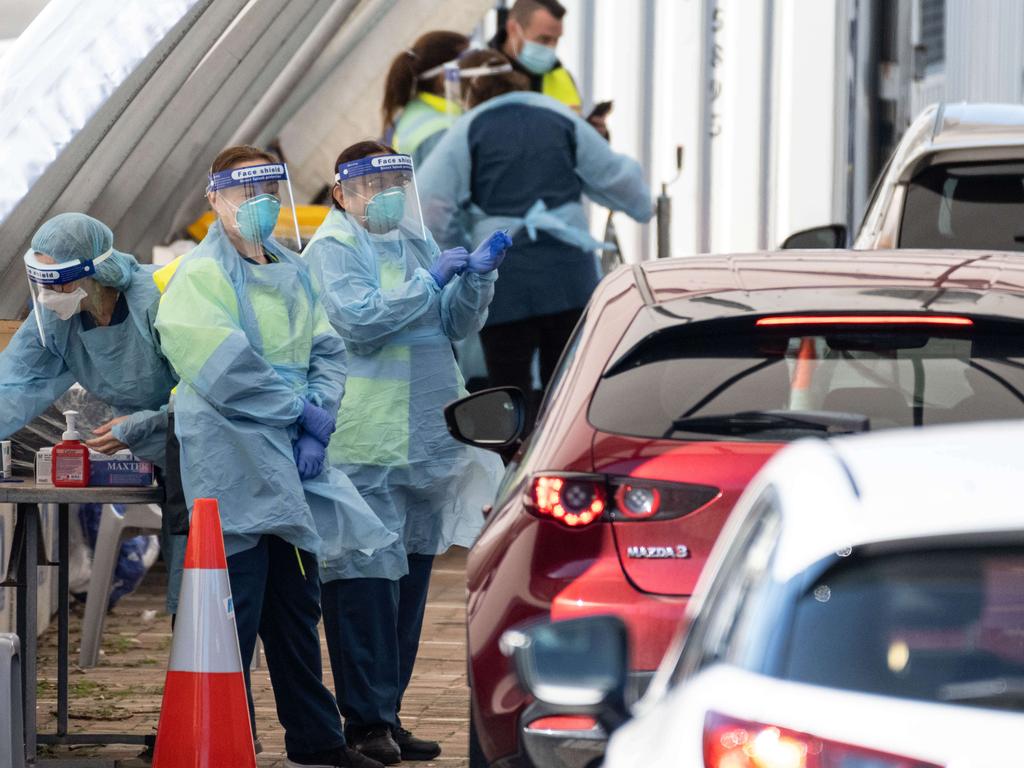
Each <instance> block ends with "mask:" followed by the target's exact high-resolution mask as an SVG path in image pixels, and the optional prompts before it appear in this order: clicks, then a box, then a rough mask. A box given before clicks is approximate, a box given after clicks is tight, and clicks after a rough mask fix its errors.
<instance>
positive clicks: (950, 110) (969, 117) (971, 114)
mask: <svg viewBox="0 0 1024 768" xmlns="http://www.w3.org/2000/svg"><path fill="white" fill-rule="evenodd" d="M931 142H932V145H933V147H934V148H936V149H945V148H949V147H953V146H956V147H961V146H968V145H976V144H982V143H984V144H992V143H999V144H1024V104H984V103H980V104H969V103H960V104H942V105H939V106H938V107H937V108H936V111H935V123H934V124H933V128H932V139H931Z"/></svg>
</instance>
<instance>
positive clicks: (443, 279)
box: [427, 248, 469, 288]
mask: <svg viewBox="0 0 1024 768" xmlns="http://www.w3.org/2000/svg"><path fill="white" fill-rule="evenodd" d="M467 264H469V251H467V250H466V249H465V248H449V249H448V250H447V251H441V253H440V254H439V255H438V257H437V259H436V260H435V261H434V264H433V266H431V267H430V269H428V270H427V271H428V272H429V273H430V275H431V277H433V278H434V282H435V283H437V287H438V288H444V287H445V286H446V285H447V284H448V281H449V280H451V279H452V278H453V277H455V276H456V275H457V274H459V273H460V272H462V270H464V269H465V268H466V265H467Z"/></svg>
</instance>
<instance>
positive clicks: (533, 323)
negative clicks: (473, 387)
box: [480, 307, 583, 429]
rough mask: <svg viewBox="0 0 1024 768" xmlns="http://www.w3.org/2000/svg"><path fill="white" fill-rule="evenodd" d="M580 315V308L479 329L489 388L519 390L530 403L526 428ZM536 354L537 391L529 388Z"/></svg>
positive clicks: (581, 309)
mask: <svg viewBox="0 0 1024 768" xmlns="http://www.w3.org/2000/svg"><path fill="white" fill-rule="evenodd" d="M582 314H583V308H582V307H581V308H579V309H570V310H567V311H565V312H559V313H557V314H554V315H542V316H541V317H530V318H527V319H526V320H516V321H515V322H511V323H499V324H497V325H488V326H485V327H484V329H483V330H482V331H480V343H481V344H482V345H483V348H484V359H485V360H486V362H487V378H488V379H489V384H490V386H492V387H504V386H513V387H519V389H520V390H522V392H523V394H524V395H526V399H527V403H528V404H529V406H530V411H529V414H528V417H527V428H528V429H529V428H532V426H533V421H534V417H535V416H536V410H537V406H538V405H539V404H540V397H541V394H542V393H543V391H544V389H545V388H546V387H547V385H548V381H550V380H551V375H552V374H553V373H554V371H555V366H556V365H557V364H558V358H559V357H560V356H561V354H562V350H563V349H564V348H565V344H566V342H568V341H569V337H570V336H572V332H573V329H574V328H575V327H576V323H577V322H579V319H580V315H582ZM537 353H539V355H540V386H541V391H540V392H534V391H533V377H532V375H531V371H530V368H531V366H532V364H533V356H534V354H537Z"/></svg>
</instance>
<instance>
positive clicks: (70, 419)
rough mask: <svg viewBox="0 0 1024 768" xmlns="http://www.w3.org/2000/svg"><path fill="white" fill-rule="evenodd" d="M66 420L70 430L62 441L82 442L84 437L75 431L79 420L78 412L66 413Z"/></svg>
mask: <svg viewBox="0 0 1024 768" xmlns="http://www.w3.org/2000/svg"><path fill="white" fill-rule="evenodd" d="M64 419H65V420H66V421H67V425H68V428H67V429H66V430H65V431H64V434H63V435H61V439H62V440H81V439H82V436H81V435H80V434H78V430H77V429H75V426H76V425H75V422H76V421H77V420H78V411H64Z"/></svg>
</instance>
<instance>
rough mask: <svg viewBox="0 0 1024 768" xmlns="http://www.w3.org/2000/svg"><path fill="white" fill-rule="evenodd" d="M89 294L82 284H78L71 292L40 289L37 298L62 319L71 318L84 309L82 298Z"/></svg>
mask: <svg viewBox="0 0 1024 768" xmlns="http://www.w3.org/2000/svg"><path fill="white" fill-rule="evenodd" d="M88 295H89V294H88V293H86V291H85V289H84V288H82V286H78V287H77V288H75V290H73V291H70V292H69V293H61V292H60V291H40V292H39V294H38V296H37V299H38V300H39V303H40V304H41V305H42V306H43V307H45V308H46V309H48V310H50V311H51V312H53V313H54V314H55V315H57V317H59V318H60V319H61V320H70V319H71V318H72V317H74V316H75V315H77V314H78V313H79V312H80V311H81V310H82V299H84V298H85V297H86V296H88Z"/></svg>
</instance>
